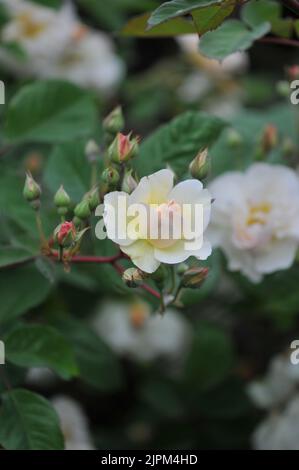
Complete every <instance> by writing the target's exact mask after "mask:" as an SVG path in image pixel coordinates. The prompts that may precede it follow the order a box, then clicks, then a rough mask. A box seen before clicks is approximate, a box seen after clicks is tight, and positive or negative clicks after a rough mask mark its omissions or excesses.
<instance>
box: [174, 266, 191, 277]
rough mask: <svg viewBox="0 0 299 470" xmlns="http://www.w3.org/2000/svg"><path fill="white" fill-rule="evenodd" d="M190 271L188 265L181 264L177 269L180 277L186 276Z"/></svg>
mask: <svg viewBox="0 0 299 470" xmlns="http://www.w3.org/2000/svg"><path fill="white" fill-rule="evenodd" d="M188 269H189V266H188V264H186V263H180V264H179V265H178V267H177V273H178V275H179V276H182V275H183V274H185V272H186V271H187V270H188Z"/></svg>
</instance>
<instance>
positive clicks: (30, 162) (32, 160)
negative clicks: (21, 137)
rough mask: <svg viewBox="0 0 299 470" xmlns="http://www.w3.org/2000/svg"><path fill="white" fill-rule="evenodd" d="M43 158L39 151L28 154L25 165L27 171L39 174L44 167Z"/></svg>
mask: <svg viewBox="0 0 299 470" xmlns="http://www.w3.org/2000/svg"><path fill="white" fill-rule="evenodd" d="M42 164H43V158H42V155H41V154H40V153H39V152H31V153H29V154H28V155H27V157H26V159H25V162H24V165H25V169H26V171H29V172H30V173H33V174H37V173H39V171H40V170H41V168H42Z"/></svg>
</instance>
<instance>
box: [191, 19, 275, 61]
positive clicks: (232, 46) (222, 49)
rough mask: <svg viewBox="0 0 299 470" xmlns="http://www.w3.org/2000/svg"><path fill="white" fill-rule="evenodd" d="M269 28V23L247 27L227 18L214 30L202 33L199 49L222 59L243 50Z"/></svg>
mask: <svg viewBox="0 0 299 470" xmlns="http://www.w3.org/2000/svg"><path fill="white" fill-rule="evenodd" d="M270 29H271V24H270V23H261V24H259V25H258V26H256V27H254V28H253V29H248V28H247V26H246V25H245V24H244V23H242V22H241V21H239V20H227V21H225V22H224V23H223V24H222V25H221V26H220V27H219V28H218V29H216V30H215V31H209V32H208V33H206V34H204V35H203V37H202V39H201V41H200V45H199V49H200V51H201V52H202V53H203V54H204V55H206V56H207V57H210V58H212V59H218V60H222V59H225V57H227V56H228V55H230V54H232V53H233V52H237V51H245V50H246V49H248V48H249V47H251V46H252V44H253V43H254V41H256V40H257V39H259V38H261V37H263V36H265V34H267V33H268V32H269V31H270Z"/></svg>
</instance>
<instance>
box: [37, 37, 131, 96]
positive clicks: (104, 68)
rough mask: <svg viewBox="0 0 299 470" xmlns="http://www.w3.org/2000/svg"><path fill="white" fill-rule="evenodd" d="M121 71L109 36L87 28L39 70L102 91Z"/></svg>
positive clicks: (110, 87)
mask: <svg viewBox="0 0 299 470" xmlns="http://www.w3.org/2000/svg"><path fill="white" fill-rule="evenodd" d="M124 73H125V67H124V64H123V62H122V60H121V59H120V58H119V57H118V56H117V55H116V53H115V51H114V47H113V43H112V41H111V40H110V38H109V37H108V36H107V35H106V34H104V33H101V32H93V31H92V30H90V29H88V28H85V30H84V29H83V28H82V34H78V36H77V37H76V35H75V36H74V38H73V41H72V43H71V44H69V46H68V47H67V48H66V49H65V50H64V52H63V54H62V55H61V56H60V57H59V58H58V59H57V60H56V61H54V62H53V63H48V64H47V66H45V67H44V68H42V69H41V70H40V75H41V76H44V77H47V78H49V77H52V78H64V79H67V80H69V81H71V82H73V83H76V84H77V85H80V86H83V87H87V88H91V89H94V90H98V91H100V92H103V93H110V92H112V91H113V90H114V88H115V87H116V86H117V85H118V84H119V82H120V81H121V79H122V78H123V77H124Z"/></svg>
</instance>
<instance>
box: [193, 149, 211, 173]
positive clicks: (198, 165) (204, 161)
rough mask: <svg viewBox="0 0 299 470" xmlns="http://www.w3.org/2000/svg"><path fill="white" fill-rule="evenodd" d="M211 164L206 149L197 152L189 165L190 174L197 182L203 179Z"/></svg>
mask: <svg viewBox="0 0 299 470" xmlns="http://www.w3.org/2000/svg"><path fill="white" fill-rule="evenodd" d="M210 168H211V162H210V158H209V154H208V149H204V150H202V151H201V152H199V153H198V154H197V155H196V157H195V158H194V160H193V161H192V162H191V163H190V165H189V171H190V174H191V175H192V176H193V178H195V179H197V180H203V179H205V178H206V177H207V176H208V174H209V171H210Z"/></svg>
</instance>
